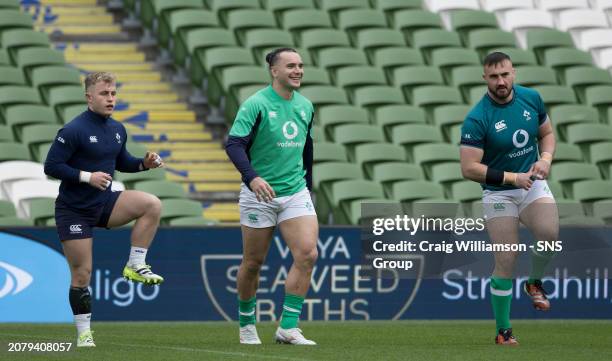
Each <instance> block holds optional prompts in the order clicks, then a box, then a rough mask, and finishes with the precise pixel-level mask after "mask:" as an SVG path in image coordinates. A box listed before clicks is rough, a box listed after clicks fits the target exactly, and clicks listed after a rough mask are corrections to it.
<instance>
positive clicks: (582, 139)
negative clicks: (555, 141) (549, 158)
mask: <svg viewBox="0 0 612 361" xmlns="http://www.w3.org/2000/svg"><path fill="white" fill-rule="evenodd" d="M566 129H567V140H568V142H569V143H573V144H576V145H578V146H580V148H581V150H582V152H583V153H587V156H588V149H589V146H590V145H591V144H593V143H597V142H609V141H612V127H610V126H608V125H606V124H591V123H584V124H572V125H568V126H567V128H566Z"/></svg>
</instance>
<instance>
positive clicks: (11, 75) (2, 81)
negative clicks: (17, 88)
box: [0, 66, 26, 86]
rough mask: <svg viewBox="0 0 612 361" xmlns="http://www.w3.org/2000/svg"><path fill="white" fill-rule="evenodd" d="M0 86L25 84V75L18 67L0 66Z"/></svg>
mask: <svg viewBox="0 0 612 361" xmlns="http://www.w3.org/2000/svg"><path fill="white" fill-rule="evenodd" d="M0 74H2V78H0V86H3V85H26V80H25V77H24V76H23V72H22V71H21V70H20V69H19V68H14V67H12V66H0Z"/></svg>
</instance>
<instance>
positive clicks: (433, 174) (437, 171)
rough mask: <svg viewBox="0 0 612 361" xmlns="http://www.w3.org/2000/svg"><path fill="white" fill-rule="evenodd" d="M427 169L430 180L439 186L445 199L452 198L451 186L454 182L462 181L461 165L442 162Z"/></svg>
mask: <svg viewBox="0 0 612 361" xmlns="http://www.w3.org/2000/svg"><path fill="white" fill-rule="evenodd" d="M428 168H429V174H430V176H429V178H430V180H432V181H434V182H436V183H439V184H441V185H442V186H443V187H444V191H445V194H446V197H447V198H452V194H451V186H452V184H454V183H456V182H460V181H463V180H464V178H463V176H462V175H461V165H460V164H459V162H443V163H436V164H433V165H431V166H430V167H428Z"/></svg>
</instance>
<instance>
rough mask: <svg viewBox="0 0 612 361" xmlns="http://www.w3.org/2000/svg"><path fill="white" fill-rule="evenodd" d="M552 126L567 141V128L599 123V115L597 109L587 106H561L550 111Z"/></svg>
mask: <svg viewBox="0 0 612 361" xmlns="http://www.w3.org/2000/svg"><path fill="white" fill-rule="evenodd" d="M549 115H550V117H551V119H552V124H553V126H555V127H556V128H557V131H558V133H559V135H561V138H563V139H566V129H565V128H566V127H567V126H568V125H570V124H580V123H597V122H599V114H598V113H597V109H595V108H593V107H589V106H586V105H578V104H568V105H559V106H555V107H554V108H552V110H551V111H549Z"/></svg>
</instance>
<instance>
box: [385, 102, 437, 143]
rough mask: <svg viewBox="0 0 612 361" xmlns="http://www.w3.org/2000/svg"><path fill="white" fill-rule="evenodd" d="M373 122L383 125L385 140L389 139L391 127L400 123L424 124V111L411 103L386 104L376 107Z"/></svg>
mask: <svg viewBox="0 0 612 361" xmlns="http://www.w3.org/2000/svg"><path fill="white" fill-rule="evenodd" d="M374 123H375V124H378V125H379V126H382V127H383V130H384V131H385V136H386V138H387V140H389V141H391V138H392V133H393V131H392V129H393V127H394V126H396V125H401V124H411V123H417V124H424V123H425V112H424V111H423V109H421V108H418V107H415V106H412V105H403V104H402V105H399V104H398V105H386V106H381V107H378V108H376V111H375V113H374Z"/></svg>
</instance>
